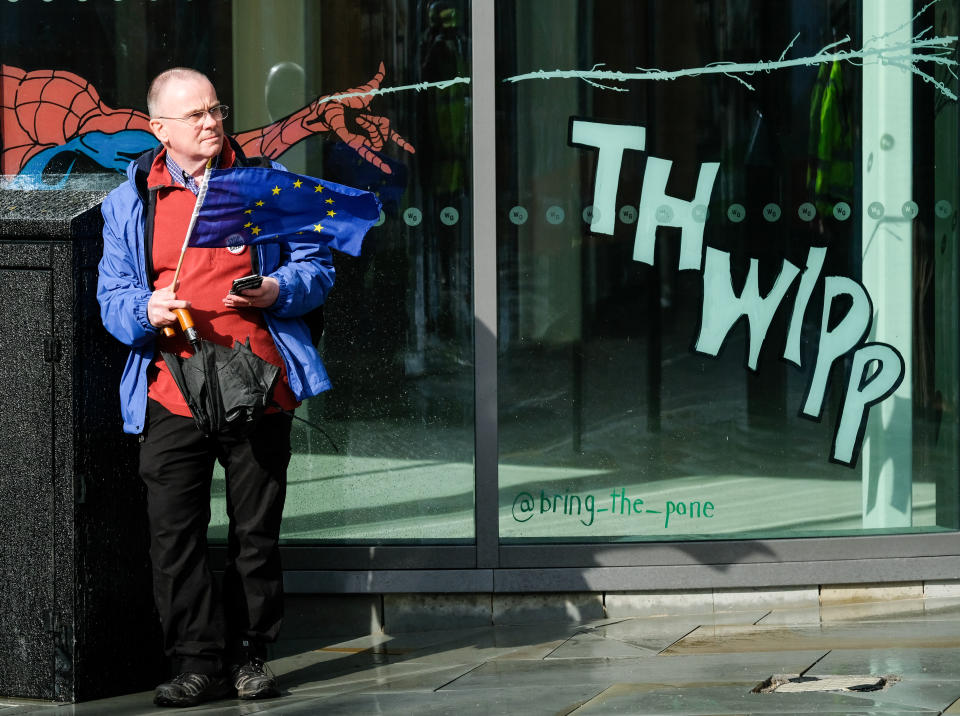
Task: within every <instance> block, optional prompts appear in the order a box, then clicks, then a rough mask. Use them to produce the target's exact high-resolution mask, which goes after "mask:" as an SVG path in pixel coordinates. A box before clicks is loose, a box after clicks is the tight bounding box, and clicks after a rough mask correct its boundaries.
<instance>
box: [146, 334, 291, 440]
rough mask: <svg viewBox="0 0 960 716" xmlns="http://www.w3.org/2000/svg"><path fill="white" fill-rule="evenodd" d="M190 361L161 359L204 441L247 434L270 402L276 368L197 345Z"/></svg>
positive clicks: (240, 347)
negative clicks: (212, 436) (204, 437)
mask: <svg viewBox="0 0 960 716" xmlns="http://www.w3.org/2000/svg"><path fill="white" fill-rule="evenodd" d="M195 350H196V352H195V353H194V354H193V355H192V356H190V357H189V358H181V357H179V356H176V355H174V354H172V353H166V352H164V353H161V355H162V356H163V360H164V361H165V362H166V364H167V367H168V368H169V369H170V373H171V375H172V376H173V379H174V381H176V383H177V387H178V388H180V392H181V393H182V394H183V397H184V399H185V400H186V401H187V407H189V408H190V412H191V413H193V419H194V420H195V421H196V423H197V427H198V428H199V429H200V432H202V433H203V434H204V435H237V436H243V435H246V434H248V433H249V432H250V431H251V430H252V429H253V427H254V426H255V425H256V424H257V421H258V420H259V419H260V416H261V415H263V411H264V410H265V409H266V407H267V405H268V404H270V402H271V393H272V391H273V386H274V385H276V382H277V379H278V378H279V377H280V368H279V367H278V366H275V365H273V364H272V363H268V362H267V361H265V360H263V358H260V357H259V356H257V355H255V354H254V353H253V351H252V350H250V339H249V338H248V339H247V340H246V342H244V343H240V342H239V341H237V342H235V343H234V346H233V348H227V347H226V346H221V345H220V344H218V343H211V342H209V341H204V340H201V341H199V342H198V343H197V344H196V346H195Z"/></svg>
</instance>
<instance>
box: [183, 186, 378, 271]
mask: <svg viewBox="0 0 960 716" xmlns="http://www.w3.org/2000/svg"><path fill="white" fill-rule="evenodd" d="M198 200H200V199H198ZM202 202H203V203H202V204H201V206H200V212H199V214H198V215H197V222H196V225H195V226H194V229H193V233H192V234H191V236H190V243H189V245H190V246H204V247H207V248H217V247H222V246H239V245H241V244H258V243H269V242H272V241H304V242H309V241H315V242H317V243H321V244H325V245H327V246H329V247H330V248H333V249H336V250H337V251H343V252H344V253H347V254H351V255H352V256H359V255H360V248H361V245H362V243H363V237H364V235H366V233H367V230H368V229H369V228H370V227H371V226H373V225H374V224H375V223H377V221H379V219H380V200H379V199H377V197H376V196H374V195H373V194H372V193H370V192H369V191H362V190H360V189H354V188H353V187H349V186H343V185H342V184H335V183H334V182H328V181H323V180H321V179H314V178H313V177H308V176H303V175H301V174H293V173H291V172H285V171H281V170H279V169H270V168H266V167H234V168H231V169H213V170H211V171H210V173H209V176H208V178H207V182H206V194H205V196H204V197H202Z"/></svg>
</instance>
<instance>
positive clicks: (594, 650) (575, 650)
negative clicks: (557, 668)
mask: <svg viewBox="0 0 960 716" xmlns="http://www.w3.org/2000/svg"><path fill="white" fill-rule="evenodd" d="M658 651H660V649H659V648H654V649H647V648H644V647H642V646H638V645H635V644H631V643H630V642H628V641H622V640H620V639H611V638H607V637H606V636H603V635H601V634H591V633H584V634H576V635H574V636H572V637H570V638H569V639H567V640H566V641H564V642H561V643H560V644H559V645H558V646H557V648H556V649H554V650H553V651H552V652H550V653H549V654H547V655H546V657H544V658H547V659H585V658H586V659H589V658H606V659H620V658H637V657H644V656H646V657H653V656H656V655H657V652H658Z"/></svg>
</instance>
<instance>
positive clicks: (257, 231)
mask: <svg viewBox="0 0 960 716" xmlns="http://www.w3.org/2000/svg"><path fill="white" fill-rule="evenodd" d="M250 231H252V232H253V235H254V236H256V235H257V234H259V233H260V227H259V226H254V227H253V228H252V229H250Z"/></svg>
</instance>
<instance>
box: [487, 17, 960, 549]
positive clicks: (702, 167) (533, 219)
mask: <svg viewBox="0 0 960 716" xmlns="http://www.w3.org/2000/svg"><path fill="white" fill-rule="evenodd" d="M923 5H924V4H923V3H920V4H916V3H912V2H909V1H904V2H900V1H899V0H892V1H891V2H885V3H872V2H863V3H861V2H855V1H846V0H818V1H817V2H810V1H809V0H782V1H780V2H769V1H768V0H763V1H761V0H741V1H739V2H720V0H689V1H688V2H679V3H659V2H633V1H626V0H624V1H622V2H621V1H616V0H610V1H607V2H599V1H595V2H590V1H585V2H575V1H573V0H567V1H566V2H555V1H553V0H551V1H550V2H546V1H545V0H543V1H537V0H531V1H527V2H513V1H508V0H502V1H501V2H498V3H497V25H498V30H497V31H498V53H499V54H498V57H497V75H498V80H500V82H499V87H500V90H499V97H498V104H497V118H498V126H497V131H498V184H499V186H498V190H499V197H500V199H499V207H498V217H497V218H498V237H497V240H498V262H499V285H498V290H499V307H500V317H499V339H500V346H499V350H500V365H499V381H500V382H499V401H500V455H499V459H500V477H499V480H500V482H499V487H500V534H501V538H502V539H503V540H505V541H508V542H510V541H524V540H528V541H529V540H544V541H550V540H560V541H563V540H567V541H580V542H582V541H608V540H678V539H691V538H692V539H707V538H735V537H736V538H741V537H793V536H802V535H844V534H867V533H880V532H915V531H921V532H922V531H938V530H953V529H956V528H957V491H956V486H955V482H956V474H957V449H956V446H957V427H958V425H957V413H956V395H957V365H958V364H957V320H956V319H957V290H956V289H957V286H956V281H957V278H956V276H957V255H956V216H957V213H956V210H957V207H958V187H957V165H958V162H957V159H958V157H957V136H958V124H957V103H956V99H955V93H956V89H957V82H956V79H955V77H954V76H953V74H952V72H951V70H955V63H954V59H955V56H956V46H955V39H953V38H954V37H955V36H956V34H957V33H956V29H957V8H956V7H955V6H954V5H948V4H943V5H937V6H936V9H934V8H928V9H926V10H924V11H923V12H920V11H921V9H922V8H923ZM926 28H930V29H929V30H927V31H926V34H925V35H924V40H931V39H933V38H938V39H937V40H936V41H935V43H934V44H933V45H928V46H927V47H926V48H920V47H915V48H914V50H913V51H914V52H915V53H916V55H920V56H919V57H916V56H915V57H913V58H912V59H911V58H908V57H907V56H906V48H909V47H910V46H911V43H913V42H915V40H916V39H917V38H918V37H919V35H920V33H921V32H923V31H924V30H925V29H926ZM937 43H939V45H938V44H937ZM938 46H939V47H940V48H942V49H943V50H945V51H944V53H943V57H944V58H946V59H947V62H948V63H954V64H953V65H952V66H950V65H943V64H940V65H938V64H935V63H934V62H933V61H931V58H930V57H929V56H927V57H923V55H925V54H927V53H934V52H937V51H938V50H937V49H936V48H937V47H938ZM897 53H901V54H899V55H898V54H897ZM895 55H896V57H895ZM881 57H883V58H884V59H885V61H884V62H883V63H882V64H881V63H880V59H881ZM911 63H913V64H912V67H913V70H914V71H913V72H912V73H911V71H910V68H911ZM618 72H622V73H627V74H629V75H632V76H631V77H625V76H623V75H618V74H617V73H618Z"/></svg>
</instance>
